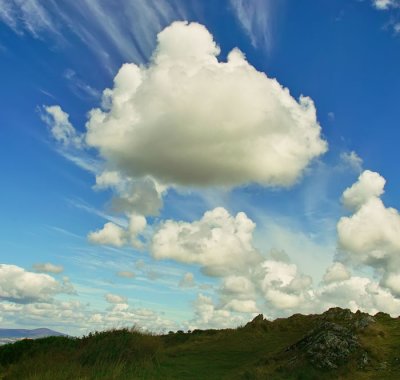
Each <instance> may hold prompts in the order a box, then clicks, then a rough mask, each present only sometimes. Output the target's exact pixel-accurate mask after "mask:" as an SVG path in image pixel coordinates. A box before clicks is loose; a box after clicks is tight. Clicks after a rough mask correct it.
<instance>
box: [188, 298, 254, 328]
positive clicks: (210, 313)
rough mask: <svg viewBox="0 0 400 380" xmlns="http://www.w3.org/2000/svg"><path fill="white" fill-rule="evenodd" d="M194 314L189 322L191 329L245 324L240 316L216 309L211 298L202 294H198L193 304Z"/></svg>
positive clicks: (244, 320)
mask: <svg viewBox="0 0 400 380" xmlns="http://www.w3.org/2000/svg"><path fill="white" fill-rule="evenodd" d="M194 313H195V318H194V319H193V320H191V321H190V322H189V327H190V328H191V329H194V328H227V327H237V326H239V325H240V324H243V323H244V322H247V320H246V319H245V318H243V317H242V316H238V315H236V314H234V313H231V312H230V311H228V310H224V309H220V308H218V307H216V306H215V305H214V302H213V300H212V298H211V297H208V296H205V295H203V294H199V295H198V296H197V299H196V301H195V302H194Z"/></svg>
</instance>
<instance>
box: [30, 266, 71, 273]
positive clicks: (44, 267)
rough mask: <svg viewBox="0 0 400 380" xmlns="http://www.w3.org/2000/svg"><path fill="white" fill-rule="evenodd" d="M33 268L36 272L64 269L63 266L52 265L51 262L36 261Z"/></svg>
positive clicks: (54, 271) (61, 270) (59, 271)
mask: <svg viewBox="0 0 400 380" xmlns="http://www.w3.org/2000/svg"><path fill="white" fill-rule="evenodd" d="M33 269H34V270H35V271H36V272H43V273H55V274H58V273H61V272H63V271H64V268H63V267H62V266H61V265H54V264H52V263H37V264H33Z"/></svg>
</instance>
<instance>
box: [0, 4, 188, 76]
mask: <svg viewBox="0 0 400 380" xmlns="http://www.w3.org/2000/svg"><path fill="white" fill-rule="evenodd" d="M187 18H189V7H188V6H187V4H185V3H184V2H181V1H178V0H174V1H167V0H157V1H156V0H135V1H121V2H118V3H115V2H99V1H95V0H82V1H79V2H75V1H71V0H67V1H65V2H56V1H54V0H48V1H45V0H0V21H1V22H3V23H5V24H6V25H8V26H9V27H10V28H11V29H12V30H13V31H14V32H15V33H17V34H18V35H21V36H22V35H31V36H33V37H34V38H43V39H44V38H47V37H51V38H55V40H56V41H57V42H61V43H62V44H65V45H68V44H70V42H68V41H66V39H65V38H64V35H65V32H69V33H72V34H73V35H75V36H76V37H78V39H79V40H80V41H81V42H82V43H83V44H84V45H86V46H87V48H88V49H89V50H90V51H91V52H92V53H93V54H94V56H96V57H97V59H98V60H99V61H100V62H101V63H102V64H103V66H105V67H106V68H107V69H108V70H109V71H110V72H114V71H115V69H116V68H117V67H118V65H119V64H120V62H121V61H129V62H136V63H140V62H144V61H146V60H147V59H148V58H149V57H150V55H151V52H152V51H153V48H154V46H155V44H156V35H157V33H158V32H159V31H160V30H161V29H163V28H164V27H165V26H166V25H168V24H169V23H171V22H172V21H174V20H182V19H187Z"/></svg>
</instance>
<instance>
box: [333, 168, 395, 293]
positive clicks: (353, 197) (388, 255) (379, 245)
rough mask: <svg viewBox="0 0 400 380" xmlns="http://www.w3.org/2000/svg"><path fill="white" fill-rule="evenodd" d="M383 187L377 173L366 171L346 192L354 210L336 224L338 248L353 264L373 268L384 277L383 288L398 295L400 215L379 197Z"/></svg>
mask: <svg viewBox="0 0 400 380" xmlns="http://www.w3.org/2000/svg"><path fill="white" fill-rule="evenodd" d="M384 185H385V179H384V178H383V177H381V176H380V175H379V174H378V173H374V172H370V171H365V172H363V173H362V174H361V176H360V177H359V179H358V181H357V182H356V183H355V184H354V185H353V186H352V187H350V188H349V189H346V191H345V192H344V193H343V201H344V203H345V204H347V205H348V206H349V207H351V208H353V209H355V211H354V214H352V215H350V216H348V217H342V218H341V219H340V220H339V222H338V224H337V233H338V246H339V249H340V251H341V254H342V255H345V257H348V258H350V259H351V261H352V262H354V263H356V264H364V265H368V266H370V267H372V268H374V269H375V271H376V272H377V273H378V274H380V275H381V276H382V280H381V285H383V286H386V287H387V288H388V289H390V290H391V291H392V292H393V294H395V295H398V292H399V287H398V280H397V275H398V274H399V265H400V214H399V212H398V211H397V210H396V209H394V208H387V207H385V205H384V204H383V202H382V200H381V199H380V198H379V197H380V195H382V194H383V192H384Z"/></svg>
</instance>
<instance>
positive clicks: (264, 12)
mask: <svg viewBox="0 0 400 380" xmlns="http://www.w3.org/2000/svg"><path fill="white" fill-rule="evenodd" d="M399 9H400V3H399V2H398V1H397V0H374V1H369V0H364V1H356V0H354V1H353V0H351V1H349V0H347V1H344V0H343V1H341V0H337V1H328V0H326V1H306V0H304V1H289V0H282V1H280V2H274V1H261V0H260V1H258V0H257V1H246V0H230V1H228V0H226V1H220V2H215V1H205V0H204V1H200V0H193V1H179V0H175V1H164V0H163V1H155V0H154V1H144V0H131V1H116V2H113V3H112V4H111V5H110V3H106V2H102V1H95V0H85V1H82V2H79V4H78V3H77V2H73V1H64V2H62V3H59V2H58V3H56V2H55V1H46V2H45V1H41V0H26V1H21V0H0V72H1V91H0V102H1V104H2V107H1V112H0V141H1V149H0V162H1V171H2V174H3V178H4V180H3V182H2V186H1V199H2V202H1V211H0V212H1V215H2V218H1V221H0V231H1V239H0V252H1V259H0V263H1V266H0V322H1V325H2V326H4V327H37V326H46V327H54V328H57V329H59V330H62V331H65V332H68V333H71V334H82V333H85V332H87V331H89V330H94V329H104V328H110V327H115V326H124V325H133V324H136V325H139V326H142V327H143V328H148V329H152V330H156V331H164V330H168V329H177V328H183V329H188V328H193V327H200V328H201V327H203V328H205V327H225V326H235V325H239V324H241V323H244V322H245V321H247V320H249V319H250V318H252V316H253V315H255V314H256V313H260V312H262V313H264V314H265V315H266V316H267V317H269V318H275V317H278V316H285V315H290V314H292V313H295V312H304V313H309V312H319V311H322V310H324V309H326V308H328V307H330V306H335V305H339V306H342V307H349V308H351V309H354V310H355V309H362V310H365V311H368V312H371V313H374V312H376V311H378V310H383V311H386V312H389V313H391V314H393V315H398V314H399V313H400V300H399V297H400V272H398V269H397V268H398V267H399V266H398V264H399V262H398V257H400V256H399V255H400V238H399V236H400V216H399V214H398V211H397V210H398V209H399V208H400V200H399V197H398V191H397V189H398V188H399V187H400V179H399V176H398V170H397V162H398V157H397V156H398V149H396V148H397V146H396V145H397V141H398V139H399V137H400V136H399V133H400V132H399V129H398V128H397V123H398V120H399V118H400V109H399V107H398V105H397V103H398V100H399V98H400V76H399V75H398V74H399V67H400V65H399V64H400V35H399V33H400V13H399ZM165 28H166V29H165ZM232 50H233V53H231V51H232ZM239 50H240V52H239ZM106 89H109V90H106ZM93 109H96V110H97V111H91V110H93ZM89 112H90V113H89ZM346 189H347V190H346Z"/></svg>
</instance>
